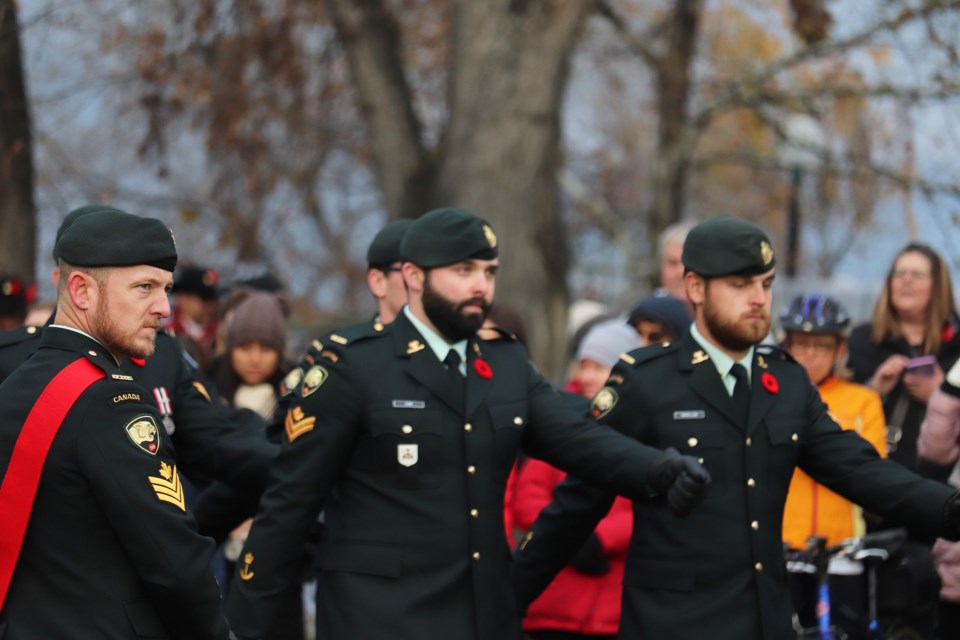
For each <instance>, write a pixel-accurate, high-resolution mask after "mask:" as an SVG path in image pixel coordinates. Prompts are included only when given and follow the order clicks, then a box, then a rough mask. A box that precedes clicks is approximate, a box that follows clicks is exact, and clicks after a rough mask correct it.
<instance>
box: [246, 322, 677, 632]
mask: <svg viewBox="0 0 960 640" xmlns="http://www.w3.org/2000/svg"><path fill="white" fill-rule="evenodd" d="M355 332H356V334H355V335H354V334H352V333H349V332H338V334H335V335H331V336H330V337H329V344H323V345H322V348H319V349H315V350H316V351H317V355H316V357H317V363H316V365H314V366H313V367H311V369H309V370H307V371H306V372H305V376H304V381H303V382H302V383H301V384H300V385H299V386H298V388H297V391H296V392H295V397H293V398H292V401H291V403H290V410H289V412H288V414H287V418H286V421H285V422H286V424H285V431H286V433H285V437H284V444H283V448H282V450H281V453H280V455H279V456H278V458H277V461H276V463H275V465H274V467H273V469H272V470H271V482H270V487H269V488H268V490H267V493H266V494H265V495H264V497H263V499H262V501H261V503H260V509H259V511H258V514H257V518H256V520H255V521H254V525H253V529H252V531H251V534H250V537H249V538H248V540H247V544H246V546H245V548H244V551H243V554H242V555H241V557H240V563H243V566H242V567H240V569H241V570H240V571H238V572H237V575H236V577H235V580H234V583H233V585H232V586H231V589H230V596H229V597H228V601H227V602H228V613H227V615H228V618H229V619H230V620H231V624H232V625H234V629H235V631H236V632H237V634H238V635H239V636H241V637H258V636H261V635H263V634H264V633H265V630H266V629H268V628H269V624H270V620H271V618H272V616H273V615H274V609H275V607H276V603H277V600H278V594H280V593H282V592H283V589H284V587H285V586H286V585H287V584H289V583H290V581H291V580H294V579H296V576H297V574H298V569H299V566H298V563H299V562H300V548H301V546H302V543H303V538H304V536H305V535H306V532H307V531H308V530H309V529H310V526H311V524H312V523H313V522H314V521H315V520H316V518H317V514H318V513H319V511H320V510H321V509H324V510H325V521H324V522H325V524H324V532H323V537H322V540H321V543H320V550H319V554H320V567H321V568H320V576H319V581H318V591H319V593H318V598H317V599H318V602H319V609H318V611H317V620H318V634H317V637H319V638H324V640H356V639H358V638H391V639H393V640H419V639H422V638H450V639H453V638H456V639H457V640H509V639H511V638H514V639H518V638H520V637H521V630H520V617H519V616H518V614H517V611H516V608H515V605H514V596H513V592H512V590H511V589H510V583H509V579H508V568H509V559H510V550H509V549H508V547H507V543H506V540H505V537H504V528H503V493H504V487H505V484H506V480H507V476H508V474H509V473H510V469H511V467H512V466H513V463H514V461H515V459H516V456H517V451H518V450H519V449H520V447H521V446H522V447H523V448H524V449H526V450H527V452H528V453H530V454H531V455H534V456H537V457H542V458H544V459H546V460H547V461H549V462H550V463H551V464H554V465H555V466H558V467H560V468H563V469H566V470H570V469H576V470H577V471H578V472H579V473H581V474H582V475H584V476H587V477H590V478H591V479H593V480H594V481H596V482H605V483H607V484H608V485H609V487H610V488H611V489H614V490H617V491H621V492H626V493H637V494H639V493H643V492H645V486H646V485H645V482H646V480H645V478H646V473H647V470H648V467H649V463H650V462H651V461H652V460H653V459H654V458H655V457H656V455H657V454H658V453H659V452H657V451H656V450H653V449H650V448H649V447H644V446H640V445H638V444H637V443H635V442H631V441H630V440H628V439H626V438H623V437H622V436H619V435H618V434H616V433H614V432H613V431H612V430H610V429H607V428H605V427H601V426H600V425H597V424H595V423H594V422H592V421H590V420H588V419H585V418H584V417H583V414H582V413H577V412H575V411H573V410H572V409H571V408H570V406H571V405H568V404H565V402H564V400H563V399H562V397H561V394H560V392H558V391H557V390H556V389H554V388H553V387H552V386H550V385H549V384H547V383H546V382H545V381H544V379H543V377H542V376H541V375H540V374H539V373H538V372H537V371H536V370H535V369H534V367H533V366H532V365H531V364H530V362H529V360H528V359H527V355H526V353H525V352H524V350H523V348H522V347H521V346H519V345H518V344H517V343H515V342H513V341H511V340H508V339H502V340H496V341H486V340H481V339H477V338H475V339H472V340H471V341H470V344H469V346H468V349H467V352H468V361H467V379H466V382H463V381H459V382H458V381H457V379H456V378H452V376H451V375H450V372H448V371H445V370H444V368H443V366H442V365H441V363H440V362H439V360H438V359H437V357H436V356H435V355H434V353H433V351H432V350H430V348H429V347H428V346H427V345H426V344H425V342H424V340H423V337H422V336H421V335H420V334H419V333H418V332H417V331H416V330H415V329H414V327H413V325H412V324H411V323H410V321H409V320H408V319H407V318H406V316H405V315H401V316H400V317H399V318H397V320H396V321H394V322H393V324H391V325H390V326H388V327H386V328H384V329H383V330H382V331H379V332H378V331H376V330H374V329H372V328H363V327H360V328H357V329H356V330H355ZM486 367H489V369H487V368H486ZM488 372H489V376H488V377H484V376H483V375H481V374H482V373H488ZM464 388H465V389H464ZM238 566H240V564H239V563H238Z"/></svg>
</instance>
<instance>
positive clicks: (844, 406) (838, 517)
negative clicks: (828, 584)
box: [780, 294, 887, 549]
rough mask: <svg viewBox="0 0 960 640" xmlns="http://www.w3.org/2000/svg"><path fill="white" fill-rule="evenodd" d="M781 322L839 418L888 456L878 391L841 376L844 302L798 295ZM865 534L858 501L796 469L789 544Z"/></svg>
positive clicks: (787, 342) (786, 516) (786, 532)
mask: <svg viewBox="0 0 960 640" xmlns="http://www.w3.org/2000/svg"><path fill="white" fill-rule="evenodd" d="M780 324H781V327H782V328H783V330H784V332H785V337H784V341H783V346H784V347H785V348H786V349H787V351H789V352H790V355H792V356H793V357H794V358H795V359H796V360H797V361H798V362H799V363H800V364H801V365H803V367H804V368H805V369H806V370H807V375H809V376H810V380H811V381H812V382H813V383H814V384H815V385H817V388H818V389H819V391H820V396H821V397H822V398H823V401H824V402H825V403H826V404H827V407H828V408H829V410H830V413H831V414H833V417H834V419H835V420H836V421H837V423H839V424H840V426H841V427H843V428H844V429H852V430H854V431H856V432H857V433H859V434H860V435H861V436H862V437H863V438H865V439H866V440H868V441H869V442H870V443H871V444H872V445H873V446H874V447H876V449H877V451H878V452H879V453H880V455H881V456H884V457H886V455H887V442H886V420H885V419H884V416H883V405H882V403H881V401H880V396H879V395H877V392H876V391H873V390H872V389H870V388H868V387H865V386H863V385H860V384H855V383H852V382H847V381H846V380H843V379H842V378H841V377H840V376H838V375H837V367H838V362H839V361H840V359H841V358H842V357H843V355H844V353H845V351H846V338H845V332H846V329H847V326H848V325H849V324H850V316H849V314H847V311H846V309H844V307H843V305H841V304H840V303H839V302H837V301H836V300H834V299H833V298H830V297H828V296H824V295H820V294H808V295H802V296H798V297H797V298H795V299H794V300H793V301H792V302H791V303H790V306H789V308H788V309H787V312H786V313H785V314H784V315H783V316H781V318H780ZM864 533H865V525H864V520H863V515H862V513H861V511H860V508H859V507H858V506H856V505H855V504H853V503H851V502H850V501H849V500H847V499H845V498H841V497H840V496H838V495H837V494H835V493H834V492H833V491H830V489H828V488H826V487H824V486H823V485H820V484H817V483H816V482H814V481H813V479H812V478H811V477H810V476H808V475H807V474H806V473H804V472H802V471H800V470H799V469H797V471H796V472H795V473H794V474H793V479H792V480H791V482H790V490H789V492H788V493H787V503H786V507H785V509H784V513H783V540H784V542H785V543H787V544H788V545H789V546H790V547H791V548H794V549H802V548H803V547H804V546H805V544H806V542H807V539H808V538H809V537H810V536H822V537H825V538H826V539H827V545H828V546H830V545H835V544H838V543H840V542H842V541H843V540H844V539H846V538H850V537H855V536H862V535H863V534H864Z"/></svg>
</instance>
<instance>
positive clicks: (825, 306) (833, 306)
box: [780, 293, 850, 334]
mask: <svg viewBox="0 0 960 640" xmlns="http://www.w3.org/2000/svg"><path fill="white" fill-rule="evenodd" d="M849 324H850V314H849V313H847V310H846V309H845V308H844V307H843V305H842V304H840V303H839V302H837V301H836V300H834V299H833V298H831V297H830V296H825V295H823V294H820V293H810V294H806V295H802V296H797V297H796V298H794V299H793V301H792V302H791V303H790V306H789V307H787V312H786V313H785V314H783V315H782V316H780V326H782V327H783V329H784V331H800V332H802V333H814V334H840V333H844V332H845V331H846V329H847V326H848V325H849Z"/></svg>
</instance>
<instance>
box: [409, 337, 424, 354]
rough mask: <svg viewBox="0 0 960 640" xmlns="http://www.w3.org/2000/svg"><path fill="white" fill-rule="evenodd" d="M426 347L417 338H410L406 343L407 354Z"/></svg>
mask: <svg viewBox="0 0 960 640" xmlns="http://www.w3.org/2000/svg"><path fill="white" fill-rule="evenodd" d="M426 348H427V347H426V346H425V345H424V344H423V343H422V342H420V341H419V340H411V341H410V342H408V343H407V355H408V356H409V355H410V354H412V353H416V352H418V351H423V350H424V349H426Z"/></svg>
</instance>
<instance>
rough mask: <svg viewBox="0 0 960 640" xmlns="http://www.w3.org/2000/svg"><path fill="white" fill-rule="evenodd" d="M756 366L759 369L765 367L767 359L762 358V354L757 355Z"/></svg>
mask: <svg viewBox="0 0 960 640" xmlns="http://www.w3.org/2000/svg"><path fill="white" fill-rule="evenodd" d="M757 366H758V367H760V368H761V369H766V368H767V361H766V360H764V359H763V356H757Z"/></svg>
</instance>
